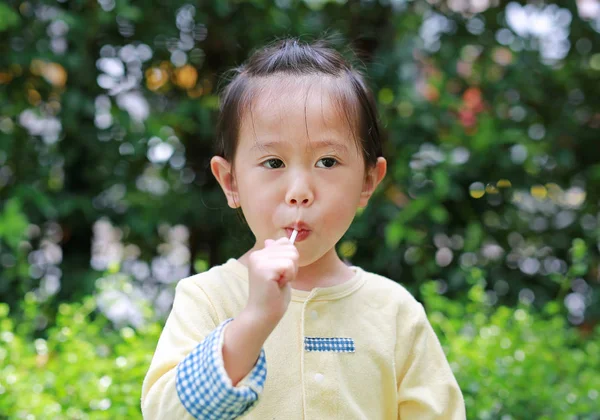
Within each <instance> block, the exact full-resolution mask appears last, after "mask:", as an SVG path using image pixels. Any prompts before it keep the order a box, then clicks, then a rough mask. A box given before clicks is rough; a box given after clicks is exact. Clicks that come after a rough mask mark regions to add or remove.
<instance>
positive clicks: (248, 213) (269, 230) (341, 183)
mask: <svg viewBox="0 0 600 420" xmlns="http://www.w3.org/2000/svg"><path fill="white" fill-rule="evenodd" d="M299 79H300V80H291V79H289V78H286V79H281V78H273V79H272V80H271V81H268V82H267V83H265V84H264V86H263V89H262V90H261V91H260V93H259V94H258V96H257V98H256V100H255V102H254V103H253V106H252V107H251V110H250V111H248V112H246V113H245V114H244V116H243V118H242V121H241V126H240V131H239V139H238V145H237V150H236V155H235V160H234V165H233V179H232V182H231V184H230V185H229V188H228V187H227V186H226V185H224V182H221V180H220V181H219V182H220V183H221V186H222V187H223V189H224V191H225V193H226V195H227V198H228V203H229V205H230V206H231V207H237V205H240V206H241V208H242V211H243V213H244V216H245V218H246V221H247V222H248V225H249V226H250V229H251V230H252V232H253V233H254V235H255V237H256V242H257V244H256V246H255V248H262V246H263V244H264V240H265V239H278V238H281V237H283V236H286V237H290V235H291V233H292V231H293V229H294V228H296V229H297V230H299V231H300V232H299V234H298V237H297V239H296V246H297V248H298V251H299V253H300V261H299V265H300V266H301V267H303V266H307V265H310V264H312V263H314V262H315V261H317V260H319V259H320V258H322V257H323V256H324V255H325V254H326V253H328V252H330V251H332V250H334V247H335V244H336V243H337V242H338V241H339V240H340V238H341V237H342V236H343V235H344V233H345V232H346V231H347V230H348V227H349V226H350V224H351V222H352V219H353V218H354V215H355V213H356V210H357V209H358V207H364V206H366V204H367V201H368V199H369V197H370V196H371V194H372V192H373V190H374V189H375V187H376V186H377V184H378V183H379V182H380V181H381V179H382V178H383V176H384V175H385V160H384V159H383V158H379V161H378V163H377V166H376V167H375V168H374V169H372V170H370V171H369V174H368V176H365V175H366V174H365V164H364V160H363V156H362V153H361V152H360V151H359V149H358V148H357V146H356V143H355V141H354V138H353V134H352V128H353V127H350V126H349V121H348V118H347V117H346V115H345V113H344V112H343V110H340V109H339V106H338V104H337V103H336V102H334V101H335V98H333V97H332V96H331V94H330V92H329V91H330V89H331V87H329V86H328V83H327V81H323V79H322V78H316V77H312V78H310V77H304V78H299ZM221 159H222V158H221ZM222 161H223V162H227V161H225V160H224V159H223V160H222ZM225 166H227V165H225ZM213 172H214V168H213ZM215 175H217V174H215ZM217 178H218V179H219V176H217ZM333 252H335V251H333Z"/></svg>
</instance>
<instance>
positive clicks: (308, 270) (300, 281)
mask: <svg viewBox="0 0 600 420" xmlns="http://www.w3.org/2000/svg"><path fill="white" fill-rule="evenodd" d="M258 249H260V248H258V247H257V245H254V247H252V249H250V250H249V251H248V252H246V253H245V254H244V255H242V256H241V257H240V258H239V259H238V260H239V261H240V262H241V263H242V264H244V265H245V266H246V267H247V266H248V257H249V256H250V253H251V252H253V251H256V250H258ZM352 276H354V272H353V271H352V270H351V269H350V268H349V267H348V266H347V265H346V264H344V262H342V260H341V259H340V257H339V256H338V255H337V253H336V252H335V247H334V248H332V249H330V250H329V251H327V253H326V254H325V255H323V256H322V257H321V258H319V259H318V260H317V261H315V262H313V263H311V264H309V265H305V266H303V267H300V268H299V269H298V275H297V276H296V279H295V280H294V281H293V282H292V283H291V286H292V288H293V289H296V290H305V291H310V290H312V289H314V288H315V287H330V286H335V285H338V284H341V283H344V282H346V281H347V280H350V279H351V278H352Z"/></svg>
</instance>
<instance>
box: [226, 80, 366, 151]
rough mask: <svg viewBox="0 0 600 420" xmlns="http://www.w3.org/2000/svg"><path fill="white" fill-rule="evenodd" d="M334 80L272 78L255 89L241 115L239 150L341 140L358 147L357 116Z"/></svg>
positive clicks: (259, 82) (261, 82) (337, 82)
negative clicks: (261, 143) (264, 144)
mask: <svg viewBox="0 0 600 420" xmlns="http://www.w3.org/2000/svg"><path fill="white" fill-rule="evenodd" d="M347 102H349V101H347V100H344V99H343V90H342V89H341V87H340V82H339V81H338V80H334V79H332V78H331V77H322V76H319V77H317V76H299V77H295V78H292V77H289V76H287V77H270V78H265V79H263V80H260V81H258V83H257V85H256V86H255V87H253V91H252V93H251V101H250V102H249V104H248V107H247V109H246V110H245V112H243V114H242V118H241V124H240V132H239V133H240V136H239V144H238V147H239V146H246V147H248V148H249V147H252V146H253V145H254V144H255V143H256V142H258V141H261V139H264V138H269V140H270V141H273V140H275V141H277V140H279V141H285V142H294V143H298V142H310V141H311V140H338V141H343V142H344V143H346V144H347V145H348V146H350V145H354V146H355V145H356V142H355V141H354V134H355V132H356V127H354V125H355V124H356V118H355V117H353V116H354V115H356V114H355V113H354V111H353V109H351V108H352V107H351V104H349V103H347Z"/></svg>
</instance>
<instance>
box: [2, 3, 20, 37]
mask: <svg viewBox="0 0 600 420" xmlns="http://www.w3.org/2000/svg"><path fill="white" fill-rule="evenodd" d="M20 25H21V17H20V16H19V15H18V14H17V13H16V12H15V11H14V10H13V9H11V8H10V7H8V6H7V5H6V4H4V3H0V32H2V31H6V30H8V29H12V28H16V27H18V26H20Z"/></svg>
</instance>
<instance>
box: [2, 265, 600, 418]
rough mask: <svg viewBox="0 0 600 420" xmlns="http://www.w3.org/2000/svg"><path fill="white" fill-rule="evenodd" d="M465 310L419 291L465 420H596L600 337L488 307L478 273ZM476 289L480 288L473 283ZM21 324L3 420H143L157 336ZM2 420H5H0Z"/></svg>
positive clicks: (72, 307) (87, 305)
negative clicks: (38, 330) (143, 395)
mask: <svg viewBox="0 0 600 420" xmlns="http://www.w3.org/2000/svg"><path fill="white" fill-rule="evenodd" d="M468 276H469V277H470V278H472V279H473V281H474V285H473V286H472V287H471V288H470V289H469V291H468V295H469V299H468V302H467V303H466V304H463V303H459V302H454V301H452V300H450V299H448V298H447V297H445V296H443V295H440V294H439V293H438V290H437V289H438V285H437V283H436V282H427V283H424V284H423V285H422V292H423V296H424V297H425V306H426V309H427V311H428V314H429V318H430V320H431V323H432V325H433V326H434V328H435V329H436V332H437V333H438V336H439V337H440V341H441V343H442V345H443V346H444V349H445V351H446V354H447V355H448V358H449V359H450V360H451V361H452V362H451V366H452V368H453V370H454V372H455V375H456V378H457V380H458V382H459V384H460V386H461V388H462V390H463V393H464V396H465V403H466V405H467V413H468V417H469V418H477V419H499V418H502V419H523V418H531V419H586V420H593V419H599V418H600V414H598V413H599V411H598V407H600V395H599V393H598V390H599V389H600V376H599V375H598V374H597V372H598V371H599V370H600V340H599V339H600V328H596V330H595V331H592V332H590V333H589V335H588V336H587V337H585V338H584V337H581V336H580V335H579V333H577V332H576V331H575V330H573V329H571V328H570V327H569V326H568V325H567V323H566V322H565V320H564V318H563V317H562V316H561V315H560V308H559V307H558V305H557V304H556V303H550V304H548V305H547V306H546V307H545V308H544V310H543V312H542V313H539V314H538V313H534V312H532V311H531V307H530V306H527V305H519V307H517V308H508V307H506V306H499V307H497V308H491V307H489V305H486V304H485V292H484V289H485V287H484V286H485V281H484V279H483V278H481V271H480V270H478V269H471V272H470V273H468ZM475 279H476V280H475ZM22 309H23V313H24V314H25V318H24V319H23V322H21V323H19V324H15V323H14V321H13V320H12V319H11V318H10V316H9V309H8V305H6V304H1V305H0V378H2V380H1V381H0V413H2V415H0V418H14V419H26V418H35V419H40V420H44V419H48V420H50V419H52V420H54V419H59V418H61V419H62V418H65V419H66V418H68V419H116V418H127V419H135V418H141V412H140V409H139V400H140V392H141V386H140V384H141V382H142V380H143V377H144V374H145V372H146V370H147V369H148V366H149V363H150V358H151V355H152V352H153V350H154V345H155V343H156V341H157V340H158V336H159V334H160V330H161V327H162V326H161V324H160V323H151V324H148V325H146V326H144V327H143V328H139V329H138V330H137V331H136V330H134V329H132V328H130V327H124V328H122V329H119V330H115V329H113V328H109V327H108V326H109V324H110V322H109V321H108V320H107V319H106V318H105V317H103V316H97V315H96V314H95V311H94V310H95V309H96V303H95V301H94V299H93V298H86V299H85V300H84V301H83V302H82V303H72V304H67V303H63V304H61V305H60V307H59V311H58V315H57V319H56V325H55V326H54V327H52V328H50V329H48V331H47V335H46V336H45V337H44V338H35V337H36V334H35V327H34V326H35V325H36V319H37V318H38V317H39V316H40V311H39V308H38V304H37V302H35V298H34V297H33V296H32V295H31V294H28V295H27V296H26V298H25V300H24V301H23V308H22ZM3 416H4V417H3Z"/></svg>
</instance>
